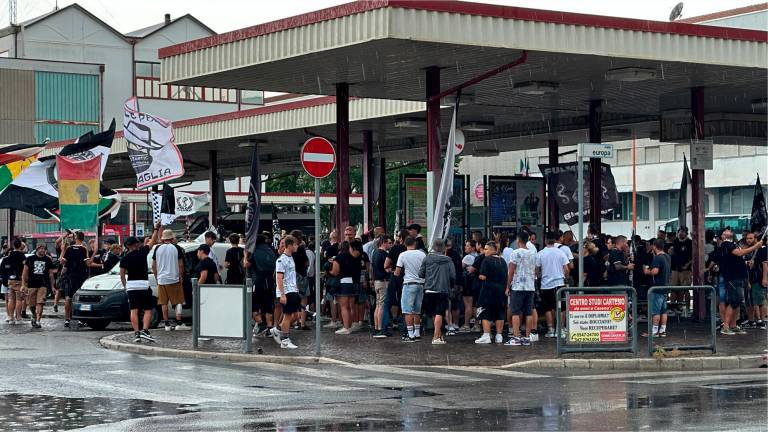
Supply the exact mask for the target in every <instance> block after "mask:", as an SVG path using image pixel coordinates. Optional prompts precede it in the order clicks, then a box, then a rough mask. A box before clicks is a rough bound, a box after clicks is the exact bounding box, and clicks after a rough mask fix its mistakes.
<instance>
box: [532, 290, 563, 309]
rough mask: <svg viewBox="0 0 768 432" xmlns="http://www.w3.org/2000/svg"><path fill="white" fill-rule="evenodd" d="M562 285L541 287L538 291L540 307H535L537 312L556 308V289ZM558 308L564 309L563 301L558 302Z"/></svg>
mask: <svg viewBox="0 0 768 432" xmlns="http://www.w3.org/2000/svg"><path fill="white" fill-rule="evenodd" d="M560 288H562V287H557V288H550V289H543V290H540V291H539V297H540V298H541V303H540V304H539V306H540V307H537V309H538V311H539V312H545V311H549V310H555V309H557V299H556V294H557V290H559V289H560ZM560 310H565V301H561V302H560Z"/></svg>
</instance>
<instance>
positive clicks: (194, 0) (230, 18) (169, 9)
mask: <svg viewBox="0 0 768 432" xmlns="http://www.w3.org/2000/svg"><path fill="white" fill-rule="evenodd" d="M17 2H18V15H19V21H23V20H26V19H30V18H33V17H35V16H38V15H41V14H44V13H46V12H50V11H51V10H53V8H54V6H55V5H56V3H57V2H56V0H17ZM348 2H349V1H348V0H347V1H334V0H218V1H210V0H130V1H118V0H79V1H77V3H80V5H81V6H83V7H85V8H86V9H88V10H89V11H90V12H91V13H93V14H94V15H96V16H98V17H99V18H101V19H102V20H104V21H105V22H106V23H108V24H110V25H111V26H113V27H115V28H116V29H117V30H118V31H120V32H123V33H126V32H129V31H131V30H136V29H139V28H142V27H147V26H150V25H152V24H156V23H158V22H160V21H162V20H163V14H165V13H170V14H171V16H172V17H178V16H180V15H184V14H187V13H190V14H192V15H194V16H195V17H196V18H198V19H199V20H201V21H202V22H204V23H205V24H206V25H208V26H209V27H211V28H212V29H214V30H215V31H217V32H220V33H221V32H226V31H230V30H236V29H239V28H243V27H248V26H252V25H255V24H260V23H264V22H268V21H273V20H276V19H280V18H285V17H289V16H293V15H297V14H301V13H304V12H310V11H313V10H317V9H322V8H325V7H329V6H334V5H338V4H342V3H348ZM677 2H678V0H612V1H611V0H484V1H481V3H493V4H502V5H510V6H522V7H531V8H539V9H541V8H546V9H553V10H562V11H568V12H581V13H590V14H598V15H610V16H621V17H629V18H642V19H652V20H659V21H666V20H667V19H668V17H669V12H670V11H671V10H672V8H673V7H674V6H675V5H676V4H677ZM757 2H758V0H746V1H745V0H727V1H723V0H690V1H687V2H685V8H684V9H683V17H691V16H696V15H703V14H707V13H711V12H717V11H719V10H723V9H726V8H727V9H731V8H737V7H741V6H747V5H750V4H754V3H757ZM8 3H9V0H0V27H4V26H6V25H7V23H8ZM71 3H75V2H74V1H69V0H59V1H58V5H59V7H63V6H66V5H69V4H71Z"/></svg>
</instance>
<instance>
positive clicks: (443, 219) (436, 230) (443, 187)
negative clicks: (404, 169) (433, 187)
mask: <svg viewBox="0 0 768 432" xmlns="http://www.w3.org/2000/svg"><path fill="white" fill-rule="evenodd" d="M459 97H460V95H456V105H454V107H453V119H452V120H451V129H450V130H449V132H448V147H447V148H446V149H445V162H444V163H443V178H442V179H441V181H440V189H439V190H438V192H437V202H435V213H434V216H433V217H434V219H433V220H432V223H431V224H429V235H428V238H429V244H428V245H426V246H427V249H429V250H431V249H432V244H433V242H434V241H435V239H445V238H447V237H448V232H449V230H450V229H451V195H453V165H454V163H455V162H456V152H457V151H459V150H460V149H457V148H456V117H457V116H458V112H459V103H458V101H459ZM462 148H463V145H462Z"/></svg>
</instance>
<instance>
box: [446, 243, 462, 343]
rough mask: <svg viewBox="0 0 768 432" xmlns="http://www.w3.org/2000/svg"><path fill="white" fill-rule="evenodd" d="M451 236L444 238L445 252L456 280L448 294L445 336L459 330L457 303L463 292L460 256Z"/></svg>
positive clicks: (460, 299) (459, 302) (460, 301)
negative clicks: (451, 263) (448, 311)
mask: <svg viewBox="0 0 768 432" xmlns="http://www.w3.org/2000/svg"><path fill="white" fill-rule="evenodd" d="M453 242H454V240H453V239H452V238H450V237H449V238H447V239H446V240H445V248H446V249H445V254H446V255H447V256H448V258H450V259H451V261H452V262H453V270H454V272H455V273H456V280H455V283H454V286H452V287H451V293H450V295H449V300H450V315H448V317H447V319H446V320H447V321H448V324H447V326H446V329H447V333H446V335H447V336H453V335H455V334H456V332H458V331H459V304H461V303H462V302H463V300H464V299H463V298H462V293H463V292H464V268H463V266H462V264H461V259H462V256H461V254H460V253H459V251H457V250H456V248H455V247H454V244H453Z"/></svg>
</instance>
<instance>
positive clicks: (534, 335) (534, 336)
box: [529, 333, 539, 342]
mask: <svg viewBox="0 0 768 432" xmlns="http://www.w3.org/2000/svg"><path fill="white" fill-rule="evenodd" d="M529 339H530V340H531V342H538V341H539V334H538V333H531V336H529Z"/></svg>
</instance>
